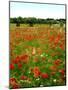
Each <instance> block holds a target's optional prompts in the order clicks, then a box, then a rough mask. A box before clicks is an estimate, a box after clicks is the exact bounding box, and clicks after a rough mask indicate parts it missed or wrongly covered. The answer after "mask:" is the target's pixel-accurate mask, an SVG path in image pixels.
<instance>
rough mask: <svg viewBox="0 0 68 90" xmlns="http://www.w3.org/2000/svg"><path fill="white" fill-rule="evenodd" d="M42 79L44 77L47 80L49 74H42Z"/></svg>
mask: <svg viewBox="0 0 68 90" xmlns="http://www.w3.org/2000/svg"><path fill="white" fill-rule="evenodd" d="M41 77H42V78H43V79H45V78H48V77H49V76H48V74H47V73H42V74H41Z"/></svg>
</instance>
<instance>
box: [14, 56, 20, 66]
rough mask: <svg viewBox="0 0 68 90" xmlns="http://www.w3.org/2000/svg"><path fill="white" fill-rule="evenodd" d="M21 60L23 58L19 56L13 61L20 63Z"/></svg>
mask: <svg viewBox="0 0 68 90" xmlns="http://www.w3.org/2000/svg"><path fill="white" fill-rule="evenodd" d="M19 62H21V59H20V57H19V56H17V57H16V58H15V59H14V60H13V63H15V64H18V63H19Z"/></svg>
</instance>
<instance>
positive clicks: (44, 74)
mask: <svg viewBox="0 0 68 90" xmlns="http://www.w3.org/2000/svg"><path fill="white" fill-rule="evenodd" d="M25 28H26V27H25ZM65 72H66V71H65V31H64V30H62V32H60V31H59V30H57V29H55V30H50V28H48V30H46V28H39V29H38V30H35V27H33V28H31V30H30V28H29V29H28V30H27V28H26V30H19V28H18V29H17V30H16V29H15V30H12V31H10V80H9V82H10V88H25V87H40V86H55V85H57V86H58V85H65V79H66V78H65V76H66V75H65Z"/></svg>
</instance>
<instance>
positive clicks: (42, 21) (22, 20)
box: [10, 17, 66, 26]
mask: <svg viewBox="0 0 68 90" xmlns="http://www.w3.org/2000/svg"><path fill="white" fill-rule="evenodd" d="M10 23H15V24H16V26H20V24H29V25H30V26H33V25H34V24H50V25H51V24H61V25H63V24H65V23H66V20H65V19H53V18H47V19H42V18H35V17H28V18H23V17H14V18H10Z"/></svg>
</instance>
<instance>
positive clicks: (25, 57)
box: [21, 54, 29, 63]
mask: <svg viewBox="0 0 68 90" xmlns="http://www.w3.org/2000/svg"><path fill="white" fill-rule="evenodd" d="M28 60H29V56H28V55H26V54H25V55H22V56H21V61H22V62H24V63H27V62H28Z"/></svg>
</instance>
